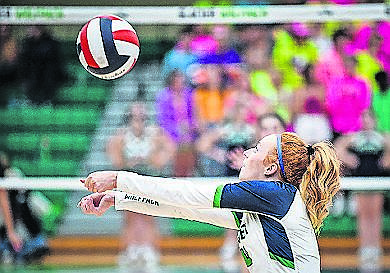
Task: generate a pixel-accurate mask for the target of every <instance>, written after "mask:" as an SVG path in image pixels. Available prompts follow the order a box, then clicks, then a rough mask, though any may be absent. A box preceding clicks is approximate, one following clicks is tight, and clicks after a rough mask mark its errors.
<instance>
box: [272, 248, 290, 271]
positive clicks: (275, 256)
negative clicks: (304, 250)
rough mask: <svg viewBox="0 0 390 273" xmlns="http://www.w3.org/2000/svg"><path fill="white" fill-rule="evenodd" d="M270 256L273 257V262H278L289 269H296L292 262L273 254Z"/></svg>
mask: <svg viewBox="0 0 390 273" xmlns="http://www.w3.org/2000/svg"><path fill="white" fill-rule="evenodd" d="M269 256H270V257H271V259H272V260H275V261H278V262H279V263H281V264H282V265H284V266H286V267H288V268H292V269H295V265H294V262H292V261H289V260H287V259H285V258H282V257H280V256H278V255H276V254H274V253H272V252H269Z"/></svg>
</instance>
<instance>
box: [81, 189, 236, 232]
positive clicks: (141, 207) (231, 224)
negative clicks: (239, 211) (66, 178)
mask: <svg viewBox="0 0 390 273" xmlns="http://www.w3.org/2000/svg"><path fill="white" fill-rule="evenodd" d="M78 206H79V207H80V208H81V209H82V210H83V212H84V213H85V214H94V215H97V216H100V215H102V214H104V213H105V212H106V211H107V210H108V209H109V208H110V207H111V206H115V209H117V210H128V211H132V212H137V213H142V214H146V215H151V216H160V217H169V218H181V219H186V220H194V221H198V222H204V223H208V224H212V225H216V226H220V227H224V228H231V229H237V226H236V224H235V220H234V216H233V214H232V213H231V212H230V211H229V210H222V209H191V208H183V207H175V206H169V205H166V204H163V203H160V202H158V201H156V200H153V199H150V198H146V197H142V196H139V195H135V194H129V193H125V192H120V191H107V192H103V193H93V194H90V195H88V196H85V197H83V198H82V199H81V201H80V203H79V204H78Z"/></svg>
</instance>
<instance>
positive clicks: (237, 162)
mask: <svg viewBox="0 0 390 273" xmlns="http://www.w3.org/2000/svg"><path fill="white" fill-rule="evenodd" d="M255 130H256V131H255V137H254V139H253V140H254V141H256V140H257V139H261V138H263V137H265V136H268V135H272V134H279V133H282V132H284V131H287V125H286V123H285V121H284V120H283V118H282V117H281V116H279V115H278V114H276V113H273V112H271V113H266V114H264V115H261V116H260V117H259V118H258V120H257V126H256V127H255ZM256 144H257V143H251V145H252V146H255V145H256ZM243 152H244V150H243V149H240V148H237V149H234V150H232V151H230V152H229V153H228V155H227V156H228V160H229V166H230V167H231V168H233V169H236V170H239V169H241V166H242V163H243V161H244V155H243Z"/></svg>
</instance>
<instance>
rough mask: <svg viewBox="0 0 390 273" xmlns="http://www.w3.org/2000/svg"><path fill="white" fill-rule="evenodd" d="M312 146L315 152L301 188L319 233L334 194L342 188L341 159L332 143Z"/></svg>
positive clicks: (316, 230)
mask: <svg viewBox="0 0 390 273" xmlns="http://www.w3.org/2000/svg"><path fill="white" fill-rule="evenodd" d="M312 148H313V150H314V154H313V155H312V156H311V157H312V158H311V161H310V164H309V166H308V168H307V170H306V172H305V173H304V174H303V177H302V182H301V184H300V187H299V188H300V192H301V196H302V198H303V201H304V203H305V204H306V208H307V212H308V215H309V218H310V221H311V223H312V225H313V228H314V231H315V232H316V234H319V232H320V229H321V226H322V224H323V221H324V219H325V218H326V216H328V214H329V206H330V205H331V204H332V199H333V196H334V195H335V194H336V193H337V192H338V191H339V189H340V161H339V160H338V159H337V156H336V153H335V151H334V148H333V146H332V144H331V143H328V142H320V143H317V144H315V145H313V146H312Z"/></svg>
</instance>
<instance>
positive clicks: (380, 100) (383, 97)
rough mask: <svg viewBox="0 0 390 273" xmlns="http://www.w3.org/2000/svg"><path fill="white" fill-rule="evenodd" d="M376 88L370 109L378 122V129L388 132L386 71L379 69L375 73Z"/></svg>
mask: <svg viewBox="0 0 390 273" xmlns="http://www.w3.org/2000/svg"><path fill="white" fill-rule="evenodd" d="M375 80H376V82H377V86H378V89H377V90H374V92H373V97H372V109H373V111H374V114H375V116H376V119H377V122H378V130H379V131H381V132H384V133H390V118H389V117H390V87H389V75H388V73H386V72H384V71H381V72H378V73H377V74H375Z"/></svg>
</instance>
